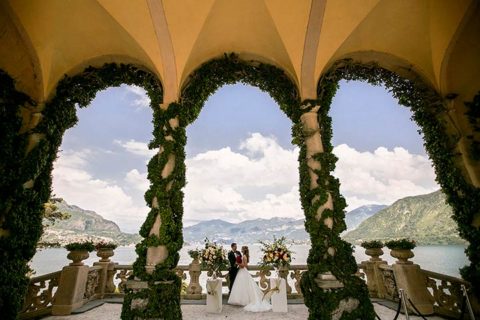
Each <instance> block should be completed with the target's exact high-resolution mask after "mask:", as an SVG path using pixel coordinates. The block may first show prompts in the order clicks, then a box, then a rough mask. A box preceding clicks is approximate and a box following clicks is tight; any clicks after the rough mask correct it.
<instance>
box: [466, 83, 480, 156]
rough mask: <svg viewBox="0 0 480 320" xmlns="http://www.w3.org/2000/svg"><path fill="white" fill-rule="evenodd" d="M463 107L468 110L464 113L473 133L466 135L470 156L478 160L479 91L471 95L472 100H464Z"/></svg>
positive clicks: (479, 154)
mask: <svg viewBox="0 0 480 320" xmlns="http://www.w3.org/2000/svg"><path fill="white" fill-rule="evenodd" d="M465 107H466V108H467V110H468V111H467V112H465V115H466V116H467V117H468V121H469V122H470V125H471V126H472V129H473V134H472V135H469V136H467V139H468V140H469V141H470V148H469V149H470V150H469V152H470V158H472V159H473V160H475V161H480V141H479V138H480V92H478V93H477V95H476V96H475V97H473V101H470V102H465Z"/></svg>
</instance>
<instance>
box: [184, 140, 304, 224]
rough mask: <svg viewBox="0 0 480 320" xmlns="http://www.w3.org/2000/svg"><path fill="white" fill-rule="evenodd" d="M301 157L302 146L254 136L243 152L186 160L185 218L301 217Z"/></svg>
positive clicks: (220, 152) (213, 153)
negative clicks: (299, 177)
mask: <svg viewBox="0 0 480 320" xmlns="http://www.w3.org/2000/svg"><path fill="white" fill-rule="evenodd" d="M297 158H298V148H294V149H291V150H289V149H284V148H282V147H281V146H280V145H279V144H278V142H277V141H276V140H275V139H274V138H273V137H265V136H262V135H261V134H259V133H253V134H251V135H250V136H249V137H248V138H247V139H246V140H245V141H243V142H242V143H241V144H240V152H234V151H232V149H231V148H229V147H226V148H222V149H219V150H210V151H207V152H204V153H200V154H197V155H196V156H195V157H193V158H189V159H187V160H186V165H187V181H188V183H187V186H186V188H185V218H186V219H187V220H195V219H202V220H206V219H214V218H221V219H226V220H229V221H241V220H246V219H255V218H259V217H262V218H269V217H295V218H302V216H303V213H302V210H301V207H300V200H299V193H298V163H297Z"/></svg>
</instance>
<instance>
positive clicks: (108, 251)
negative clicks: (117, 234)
mask: <svg viewBox="0 0 480 320" xmlns="http://www.w3.org/2000/svg"><path fill="white" fill-rule="evenodd" d="M113 255H114V252H113V248H98V249H97V257H100V258H101V259H100V262H110V259H109V258H110V257H112V256H113Z"/></svg>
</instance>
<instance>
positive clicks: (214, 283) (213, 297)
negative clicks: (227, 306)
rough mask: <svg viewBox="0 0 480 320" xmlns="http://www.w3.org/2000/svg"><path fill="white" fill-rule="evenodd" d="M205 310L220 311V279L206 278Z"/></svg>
mask: <svg viewBox="0 0 480 320" xmlns="http://www.w3.org/2000/svg"><path fill="white" fill-rule="evenodd" d="M207 312H209V313H220V312H222V279H215V280H213V279H212V280H207Z"/></svg>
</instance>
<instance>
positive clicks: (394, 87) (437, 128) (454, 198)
mask: <svg viewBox="0 0 480 320" xmlns="http://www.w3.org/2000/svg"><path fill="white" fill-rule="evenodd" d="M399 70H400V72H399ZM342 79H344V80H361V81H366V82H368V83H370V84H373V85H378V84H383V85H385V86H386V87H387V88H388V90H389V91H391V92H392V94H393V96H394V97H395V98H396V99H398V101H399V103H400V104H402V105H404V106H406V107H409V108H410V109H411V111H412V112H413V117H412V118H413V120H415V122H416V123H417V124H418V126H419V127H420V128H421V130H422V133H423V139H424V146H425V149H426V151H427V153H428V155H429V157H430V159H431V160H432V162H433V165H434V169H435V173H436V180H437V182H438V183H439V184H440V186H441V188H442V190H443V192H444V193H445V195H446V196H447V202H448V203H449V204H450V205H451V206H452V208H453V211H454V214H453V218H454V220H455V221H456V222H457V223H458V228H459V234H460V236H461V237H462V238H464V239H465V240H467V241H468V242H469V247H468V248H467V249H466V251H465V252H466V254H467V256H468V258H469V259H470V262H471V264H470V265H468V266H465V267H464V268H462V269H461V270H460V273H461V275H462V277H463V278H464V279H465V280H467V281H469V282H470V283H471V284H472V286H473V292H474V294H475V295H476V296H477V297H480V286H479V283H480V272H479V266H480V256H479V255H478V252H480V230H479V225H480V224H479V222H478V221H479V219H480V217H479V213H480V202H479V201H478V199H480V189H479V188H477V187H475V186H474V185H473V184H472V181H471V179H470V177H469V176H468V171H467V170H466V169H465V166H464V162H463V161H462V159H461V158H460V157H459V154H458V152H457V151H456V150H457V148H458V146H457V143H458V141H459V138H458V135H457V134H456V132H452V130H451V127H452V119H451V118H450V117H449V115H448V109H447V107H446V103H447V102H448V99H444V98H442V97H441V96H440V95H439V93H438V92H437V91H436V90H435V89H434V88H433V86H432V85H431V84H430V83H428V82H427V81H425V78H424V77H422V76H421V75H418V74H417V75H416V74H415V71H413V70H412V69H407V70H404V69H403V67H401V68H397V69H395V68H393V69H392V68H391V67H390V66H384V65H383V64H382V65H379V64H377V63H376V62H371V61H356V60H353V59H342V60H337V61H336V62H334V63H333V64H332V65H331V67H330V68H329V69H328V71H327V72H325V73H324V74H323V75H322V77H321V78H320V80H319V82H318V87H317V94H318V100H317V103H318V105H319V106H320V110H319V112H318V119H319V122H320V127H321V129H320V131H321V133H322V137H323V144H324V149H325V150H326V151H327V152H329V151H330V150H331V148H332V145H331V131H332V129H331V119H330V117H329V115H328V112H329V108H330V104H331V101H332V98H333V96H334V95H335V92H336V90H337V86H338V81H340V80H342ZM335 162H336V160H334V161H332V163H331V164H332V166H331V167H330V169H331V171H333V169H334V168H335ZM325 174H328V173H325ZM342 201H343V199H337V201H334V205H335V202H339V203H340V205H341V204H342Z"/></svg>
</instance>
